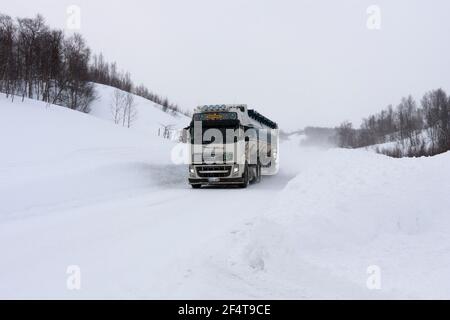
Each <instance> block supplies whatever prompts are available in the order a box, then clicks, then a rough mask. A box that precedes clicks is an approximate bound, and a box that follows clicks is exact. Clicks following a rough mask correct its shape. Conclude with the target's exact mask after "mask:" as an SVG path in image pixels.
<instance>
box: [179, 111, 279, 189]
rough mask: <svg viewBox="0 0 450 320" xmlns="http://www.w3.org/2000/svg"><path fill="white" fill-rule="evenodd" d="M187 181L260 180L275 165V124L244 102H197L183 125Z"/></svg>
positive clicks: (194, 184)
mask: <svg viewBox="0 0 450 320" xmlns="http://www.w3.org/2000/svg"><path fill="white" fill-rule="evenodd" d="M186 135H187V137H188V140H189V142H190V144H189V146H190V155H191V161H190V165H189V183H190V185H191V186H192V187H193V188H194V189H197V188H201V187H202V186H208V185H238V186H240V187H242V188H247V186H248V185H249V183H257V182H260V181H261V177H262V176H264V175H275V174H277V173H278V169H279V130H278V125H277V124H276V123H275V122H273V121H271V120H269V119H268V118H266V117H264V116H263V115H261V114H260V113H258V112H256V111H255V110H249V109H248V108H247V105H214V106H201V107H198V108H197V109H196V110H195V113H194V115H193V117H192V122H191V124H190V126H189V127H188V128H186Z"/></svg>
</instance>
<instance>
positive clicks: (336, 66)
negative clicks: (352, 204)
mask: <svg viewBox="0 0 450 320" xmlns="http://www.w3.org/2000/svg"><path fill="white" fill-rule="evenodd" d="M73 4H74V5H78V6H79V7H80V8H81V30H80V33H82V34H83V35H84V36H85V38H86V39H87V41H88V43H89V46H90V47H91V48H92V49H93V51H94V52H103V53H104V55H105V56H106V58H107V59H108V60H110V61H117V63H118V64H119V67H121V68H123V69H125V70H128V71H130V72H131V74H132V77H133V79H134V80H135V82H137V83H140V82H142V83H144V84H145V85H147V86H148V87H149V88H150V89H151V90H153V91H155V92H157V93H160V94H162V95H166V96H168V97H169V99H171V100H173V101H174V102H176V103H178V104H179V105H180V106H182V107H183V108H186V109H192V108H194V107H195V106H197V105H203V104H223V103H246V104H248V105H249V106H251V107H254V108H256V109H257V110H259V111H261V112H262V113H264V114H266V115H267V116H269V117H270V118H273V119H274V120H275V121H278V122H279V123H280V125H281V126H282V127H283V128H285V129H295V128H301V127H303V126H306V125H323V126H334V125H336V124H338V123H339V122H341V121H342V120H351V121H354V122H355V123H357V124H359V120H360V119H361V118H362V117H364V116H366V115H368V114H370V113H373V112H377V111H378V110H380V109H381V108H383V107H385V106H387V105H388V104H391V103H392V104H397V103H398V102H399V100H400V98H401V97H402V96H404V95H407V94H410V93H411V94H413V96H414V97H416V98H417V99H420V97H421V95H422V94H423V93H424V92H425V91H428V90H430V89H433V88H438V87H442V88H444V89H446V90H447V91H450V58H449V57H450V41H449V40H448V39H449V34H450V19H449V18H448V15H449V12H450V1H448V0H433V1H425V0H414V1H413V0H386V1H384V0H373V1H366V0H327V1H325V0H308V1H307V0H293V1H282V0H278V1H275V0H271V1H269V0H251V1H245V0H221V1H214V0H189V1H185V0H177V1H171V0H161V1H156V0H150V1H148V0H147V1H142V0H127V1H124V0H122V1H114V0H70V1H66V0H14V1H6V0H1V7H0V11H1V12H2V13H5V14H9V15H11V16H14V17H18V16H20V17H23V16H34V15H35V14H36V13H41V14H42V15H44V17H45V18H46V20H47V22H48V23H49V24H50V25H51V26H53V27H58V28H65V27H66V22H67V14H66V9H67V7H68V6H69V5H73ZM374 4H375V5H377V6H378V7H379V8H380V10H381V20H380V26H381V29H380V30H373V29H369V28H368V27H367V20H368V19H369V18H376V14H367V8H368V7H369V6H371V5H374ZM370 21H372V22H373V21H378V20H372V19H371V20H370ZM371 26H375V27H376V26H377V23H375V24H371Z"/></svg>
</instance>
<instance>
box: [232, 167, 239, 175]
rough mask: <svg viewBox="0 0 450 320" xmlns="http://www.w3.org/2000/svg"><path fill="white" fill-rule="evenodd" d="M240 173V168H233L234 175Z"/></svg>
mask: <svg viewBox="0 0 450 320" xmlns="http://www.w3.org/2000/svg"><path fill="white" fill-rule="evenodd" d="M238 173H239V166H234V168H233V174H234V175H236V174H238Z"/></svg>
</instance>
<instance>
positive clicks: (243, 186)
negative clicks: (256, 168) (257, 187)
mask: <svg viewBox="0 0 450 320" xmlns="http://www.w3.org/2000/svg"><path fill="white" fill-rule="evenodd" d="M248 169H249V168H248V163H246V164H245V169H244V175H243V179H244V181H243V182H242V184H240V187H241V188H242V189H246V188H247V187H248V184H249V182H250V180H249V176H248V174H249V172H248Z"/></svg>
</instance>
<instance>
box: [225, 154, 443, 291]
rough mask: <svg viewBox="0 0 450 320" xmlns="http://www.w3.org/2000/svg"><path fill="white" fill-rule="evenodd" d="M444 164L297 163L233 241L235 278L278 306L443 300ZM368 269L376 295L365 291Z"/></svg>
mask: <svg viewBox="0 0 450 320" xmlns="http://www.w3.org/2000/svg"><path fill="white" fill-rule="evenodd" d="M303 156H305V154H303ZM449 161H450V153H448V154H445V155H441V156H437V157H434V158H430V159H425V158H423V159H401V160H395V159H391V158H388V157H385V156H380V155H375V154H372V153H368V152H364V151H355V150H352V151H349V150H330V151H328V152H322V153H319V154H316V155H314V156H312V157H311V154H309V155H308V156H307V158H306V159H305V158H304V157H303V158H299V165H300V167H301V168H302V169H301V172H300V173H299V174H298V175H297V176H296V178H295V179H293V180H292V181H291V182H290V183H289V184H288V185H287V186H286V188H285V189H284V190H283V191H282V192H280V193H279V194H278V198H277V200H276V202H275V203H274V205H273V207H272V208H271V209H270V211H269V212H268V213H267V214H265V215H264V216H263V217H262V218H261V219H257V220H256V221H255V222H254V223H253V224H254V225H253V226H252V227H250V228H247V229H244V230H243V231H242V232H241V233H239V234H238V236H237V237H238V239H239V240H237V239H235V240H234V243H238V245H236V248H235V250H234V251H233V252H232V253H231V255H230V257H231V258H230V259H231V261H233V263H232V266H231V270H232V272H233V273H235V274H239V276H240V277H242V278H246V279H251V280H250V281H252V282H254V283H258V284H261V283H264V290H263V291H264V292H265V294H272V295H273V296H275V297H278V298H285V297H289V298H299V297H305V298H326V299H340V298H426V299H429V298H438V299H439V298H443V299H448V298H449V295H450V276H449V274H448V268H449V266H450V254H449V253H450V251H449V246H450V216H449V215H448V208H449V207H450V198H449V197H448V190H450V168H449V167H448V163H449ZM242 243H245V245H242ZM374 265H375V266H379V267H380V268H381V274H382V282H381V284H382V287H381V290H379V291H369V290H368V288H367V286H366V281H367V279H368V277H369V276H368V274H367V270H368V267H370V266H374ZM262 296H264V294H263V295H262Z"/></svg>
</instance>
